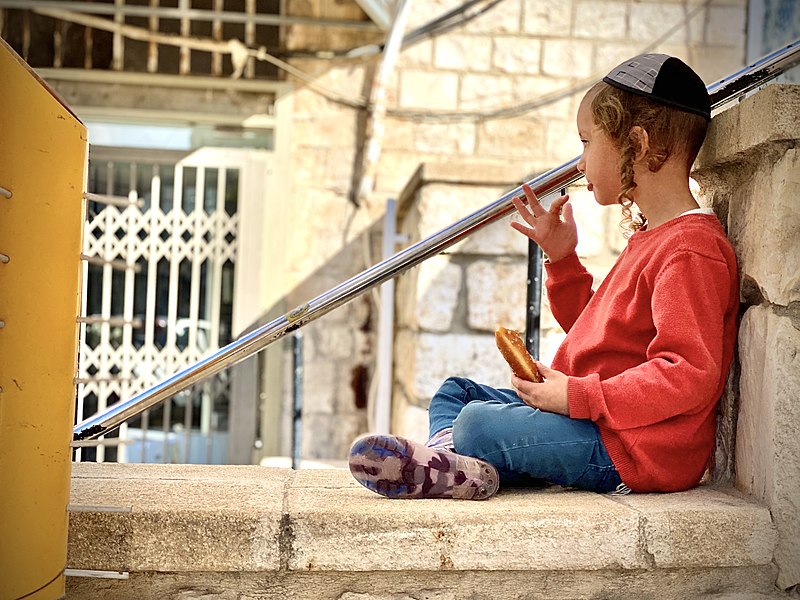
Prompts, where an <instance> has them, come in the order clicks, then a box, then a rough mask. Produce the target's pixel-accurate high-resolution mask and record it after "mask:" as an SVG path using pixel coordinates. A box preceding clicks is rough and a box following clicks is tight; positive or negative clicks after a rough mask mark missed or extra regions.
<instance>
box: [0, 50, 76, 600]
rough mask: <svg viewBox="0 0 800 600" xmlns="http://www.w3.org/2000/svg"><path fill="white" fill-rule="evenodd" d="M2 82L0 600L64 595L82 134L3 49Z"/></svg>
mask: <svg viewBox="0 0 800 600" xmlns="http://www.w3.org/2000/svg"><path fill="white" fill-rule="evenodd" d="M0 82H2V85H0V188H3V189H0V321H2V327H0V388H2V391H0V600H6V599H17V598H23V597H24V598H25V599H26V600H27V599H29V598H30V599H33V598H36V599H38V598H61V597H63V596H64V586H65V584H64V568H65V565H66V558H67V504H68V502H69V485H70V464H71V454H70V447H69V442H70V440H71V439H72V424H73V418H74V416H73V415H74V405H75V372H76V366H77V350H78V335H77V334H78V329H77V324H76V317H77V316H78V311H79V310H80V302H79V297H80V281H81V267H80V253H81V245H82V238H83V221H84V208H83V206H84V203H83V192H84V189H85V183H86V160H87V148H88V144H87V134H86V128H85V127H84V125H83V124H82V123H81V122H80V121H79V120H78V119H77V118H76V117H75V116H74V115H73V114H72V113H71V112H70V111H69V110H68V109H67V108H66V107H65V106H64V105H63V104H62V103H61V102H59V101H58V99H57V98H56V97H55V96H54V95H53V93H52V92H51V91H49V89H48V88H47V86H46V85H45V84H44V83H43V82H42V81H41V80H40V79H39V78H38V77H37V76H36V75H35V74H34V72H33V71H32V70H31V69H30V68H29V67H28V66H27V65H26V64H25V63H24V62H23V61H22V59H21V58H20V57H19V56H17V55H16V54H15V53H14V51H13V50H12V49H11V48H10V47H9V46H8V45H7V44H6V43H5V42H3V41H2V40H0ZM6 192H9V193H10V194H11V197H10V198H9V197H7V196H8V194H7V193H6Z"/></svg>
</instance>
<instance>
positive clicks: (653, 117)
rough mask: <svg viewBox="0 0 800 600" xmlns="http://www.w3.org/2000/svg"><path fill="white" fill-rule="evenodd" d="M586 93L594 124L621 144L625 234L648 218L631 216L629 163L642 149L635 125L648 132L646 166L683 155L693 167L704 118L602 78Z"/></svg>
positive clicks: (656, 165) (633, 183) (654, 167)
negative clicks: (609, 82) (590, 95)
mask: <svg viewBox="0 0 800 600" xmlns="http://www.w3.org/2000/svg"><path fill="white" fill-rule="evenodd" d="M588 93H589V94H592V93H593V94H594V97H593V98H592V104H591V110H592V118H593V120H594V122H595V125H597V126H598V127H599V128H600V129H601V130H602V131H603V132H604V133H605V134H606V135H608V136H609V137H610V138H611V140H612V142H613V143H614V145H615V146H616V147H617V148H618V149H619V153H620V166H619V173H620V181H621V183H622V190H621V191H620V193H619V196H618V197H617V201H618V202H619V203H620V205H622V221H621V222H620V228H621V229H622V230H623V231H624V232H625V233H626V237H628V236H630V235H631V234H633V233H634V232H635V231H637V230H639V229H641V228H642V227H643V226H644V225H645V224H646V223H647V220H646V218H645V216H644V215H642V214H641V213H639V214H638V215H636V216H635V217H634V216H633V214H632V212H631V207H632V206H633V195H632V192H633V190H634V189H636V181H634V173H633V165H634V162H635V159H636V154H637V153H638V152H639V150H640V140H639V138H638V136H636V135H635V134H634V132H633V131H632V130H633V128H634V127H636V126H637V125H638V126H639V127H641V128H642V129H644V130H645V131H646V132H647V136H648V141H649V148H648V151H647V157H646V160H647V167H648V169H649V170H650V171H652V172H656V171H658V170H659V169H660V168H661V167H662V165H663V164H664V163H665V162H667V160H668V159H669V158H670V157H672V156H680V157H682V158H684V159H685V160H686V162H687V164H688V165H689V166H691V165H692V163H694V160H695V158H697V153H698V152H700V147H701V146H702V145H703V140H704V139H705V136H706V130H707V129H708V121H707V120H706V119H705V117H702V116H700V115H696V114H693V113H689V112H686V111H683V110H680V109H677V108H673V107H671V106H666V105H662V104H657V103H655V102H653V101H652V100H649V99H648V98H645V97H644V96H639V95H637V94H633V93H631V92H627V91H625V90H621V89H619V88H616V87H614V86H611V85H608V84H607V83H605V82H602V81H601V82H599V83H597V84H595V85H594V86H593V87H592V88H591V89H590V90H589V92H588Z"/></svg>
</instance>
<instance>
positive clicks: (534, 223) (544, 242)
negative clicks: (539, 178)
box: [511, 184, 578, 262]
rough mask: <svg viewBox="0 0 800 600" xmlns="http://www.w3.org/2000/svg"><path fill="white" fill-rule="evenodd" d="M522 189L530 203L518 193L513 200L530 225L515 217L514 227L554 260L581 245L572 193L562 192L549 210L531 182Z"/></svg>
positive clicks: (524, 219) (512, 225)
mask: <svg viewBox="0 0 800 600" xmlns="http://www.w3.org/2000/svg"><path fill="white" fill-rule="evenodd" d="M522 190H523V191H524V192H525V198H526V200H527V202H528V206H525V204H524V202H523V201H522V200H521V199H520V198H517V197H515V198H513V199H512V202H513V203H514V206H515V207H516V209H517V210H518V211H519V214H520V216H521V217H522V220H523V221H525V223H527V224H528V225H530V227H527V226H525V225H524V224H523V223H519V222H517V221H512V222H511V227H512V228H514V229H516V230H517V231H519V232H520V233H522V234H523V235H525V236H527V237H528V238H530V239H532V240H533V241H534V242H536V243H537V244H539V246H540V247H541V248H542V250H543V251H544V253H545V254H547V256H548V257H549V258H550V261H551V262H556V261H557V260H560V259H562V258H564V257H566V256H569V255H570V254H572V253H573V252H574V251H575V248H576V247H577V246H578V228H577V226H576V225H575V218H574V217H573V215H572V204H569V203H568V200H569V196H559V197H558V198H556V199H555V200H554V201H553V204H551V205H550V208H549V209H547V210H546V209H545V208H544V207H543V206H542V205H541V204H539V200H538V199H537V198H536V194H534V193H533V190H532V189H531V188H530V186H529V185H527V184H523V185H522ZM562 207H563V209H564V210H563V213H564V218H563V220H562V218H561V213H562Z"/></svg>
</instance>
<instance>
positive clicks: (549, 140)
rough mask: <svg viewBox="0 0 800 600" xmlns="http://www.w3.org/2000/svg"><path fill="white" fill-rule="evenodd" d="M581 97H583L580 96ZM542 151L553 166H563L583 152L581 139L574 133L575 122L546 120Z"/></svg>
mask: <svg viewBox="0 0 800 600" xmlns="http://www.w3.org/2000/svg"><path fill="white" fill-rule="evenodd" d="M581 97H583V95H582V94H581ZM544 149H545V152H546V154H545V155H546V156H547V158H548V159H549V160H552V161H553V163H554V164H563V163H565V162H567V161H568V160H572V159H573V158H575V157H576V156H580V154H581V153H582V152H583V146H582V145H581V139H580V137H579V136H578V135H577V133H576V128H575V121H574V119H573V120H571V121H562V120H548V122H547V131H546V133H545V144H544Z"/></svg>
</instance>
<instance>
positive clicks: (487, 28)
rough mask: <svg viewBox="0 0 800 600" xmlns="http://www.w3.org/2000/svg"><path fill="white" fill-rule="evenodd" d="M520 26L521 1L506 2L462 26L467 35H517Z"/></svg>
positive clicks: (510, 0) (509, 0) (507, 0)
mask: <svg viewBox="0 0 800 600" xmlns="http://www.w3.org/2000/svg"><path fill="white" fill-rule="evenodd" d="M520 26H521V0H506V1H505V2H503V4H502V5H501V6H497V7H495V8H492V9H491V10H489V11H487V12H485V13H483V14H482V15H481V16H480V18H478V19H473V20H472V21H470V22H469V23H467V24H466V25H465V26H464V31H465V32H467V33H488V34H495V33H517V32H519V31H520Z"/></svg>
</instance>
